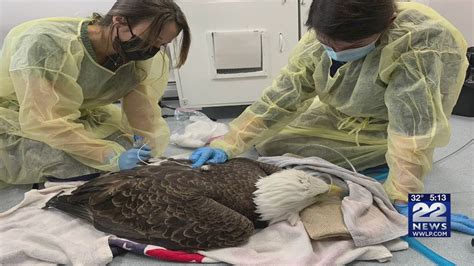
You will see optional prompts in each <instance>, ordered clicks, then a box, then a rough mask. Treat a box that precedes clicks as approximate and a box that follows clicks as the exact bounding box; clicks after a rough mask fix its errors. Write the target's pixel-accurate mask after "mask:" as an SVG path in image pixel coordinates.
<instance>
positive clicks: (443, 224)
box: [408, 194, 451, 237]
mask: <svg viewBox="0 0 474 266" xmlns="http://www.w3.org/2000/svg"><path fill="white" fill-rule="evenodd" d="M450 196H451V195H450V194H410V195H409V201H408V226H409V228H408V235H409V236H411V237H450V236H451V221H450V219H451V197H450Z"/></svg>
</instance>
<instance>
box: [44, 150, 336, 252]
mask: <svg viewBox="0 0 474 266" xmlns="http://www.w3.org/2000/svg"><path fill="white" fill-rule="evenodd" d="M272 177H273V178H272ZM278 180H279V181H278ZM328 190H329V187H328V185H327V184H326V183H325V182H323V181H322V180H320V179H318V178H315V177H313V176H311V175H308V174H306V173H304V172H302V171H297V170H283V169H281V168H278V167H276V166H272V165H269V164H264V163H261V162H258V161H254V160H250V159H246V158H236V159H232V160H229V161H228V162H226V163H224V164H219V165H207V166H205V167H203V168H200V169H192V168H191V163H190V162H189V161H187V160H173V159H167V160H164V161H163V162H161V163H160V164H159V165H145V166H140V167H137V168H135V169H132V170H126V171H120V172H115V173H109V174H105V175H103V176H101V177H98V178H97V179H94V180H92V181H89V182H87V183H85V184H83V185H81V186H79V187H78V188H77V189H75V190H74V191H72V192H71V194H70V195H65V194H58V195H56V196H54V197H53V198H51V199H50V200H49V201H48V202H47V203H46V206H45V208H48V207H54V208H56V209H59V210H61V211H63V212H66V213H68V214H70V215H73V216H76V217H80V218H82V219H85V220H86V221H88V222H89V223H91V224H92V225H93V226H94V227H95V228H96V229H98V230H100V231H103V232H106V233H111V234H114V235H116V236H119V237H123V238H127V239H130V240H133V241H137V242H141V243H145V244H153V245H159V246H163V247H166V248H168V249H175V250H189V251H190V250H208V249H216V248H225V247H233V246H238V245H241V244H243V243H245V242H246V241H247V240H248V238H249V237H250V236H251V235H252V234H253V233H254V230H255V228H261V227H264V226H266V225H267V224H268V222H270V223H274V222H277V221H281V220H288V221H290V222H291V223H292V224H295V223H296V219H297V217H298V214H299V212H300V211H301V210H302V209H303V208H304V207H306V206H308V205H310V204H312V203H314V202H315V201H316V196H317V195H319V194H322V193H324V192H327V191H328ZM256 204H260V206H256ZM262 219H263V220H266V221H262Z"/></svg>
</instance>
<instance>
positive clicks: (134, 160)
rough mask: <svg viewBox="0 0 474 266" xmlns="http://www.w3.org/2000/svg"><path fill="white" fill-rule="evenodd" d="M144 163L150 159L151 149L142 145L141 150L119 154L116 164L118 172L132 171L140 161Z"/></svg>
mask: <svg viewBox="0 0 474 266" xmlns="http://www.w3.org/2000/svg"><path fill="white" fill-rule="evenodd" d="M138 156H140V159H141V160H142V161H146V160H148V159H150V158H151V148H150V147H149V146H148V145H144V146H143V147H142V148H141V149H135V148H133V149H130V150H128V151H125V152H123V153H122V154H120V157H119V160H118V164H119V168H120V170H126V169H132V168H134V167H136V166H137V165H138V163H139V162H140V159H139V158H138Z"/></svg>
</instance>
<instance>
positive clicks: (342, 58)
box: [323, 41, 376, 62]
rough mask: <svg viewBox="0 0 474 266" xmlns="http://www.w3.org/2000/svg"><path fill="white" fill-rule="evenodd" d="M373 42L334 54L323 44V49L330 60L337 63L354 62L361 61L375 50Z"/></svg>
mask: <svg viewBox="0 0 474 266" xmlns="http://www.w3.org/2000/svg"><path fill="white" fill-rule="evenodd" d="M375 42H376V41H374V42H373V43H370V44H369V45H366V46H364V47H359V48H354V49H348V50H344V51H340V52H335V51H334V50H333V49H332V48H331V47H329V46H326V45H324V44H323V47H324V49H325V50H326V52H327V54H328V56H329V57H330V58H331V59H333V60H336V61H339V62H349V61H355V60H358V59H361V58H363V57H365V56H366V55H367V54H369V53H370V52H372V50H374V49H375Z"/></svg>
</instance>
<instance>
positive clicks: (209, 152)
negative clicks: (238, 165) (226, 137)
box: [189, 147, 228, 168]
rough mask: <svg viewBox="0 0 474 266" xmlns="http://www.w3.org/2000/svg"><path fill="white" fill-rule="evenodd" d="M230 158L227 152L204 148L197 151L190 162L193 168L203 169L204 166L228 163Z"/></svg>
mask: <svg viewBox="0 0 474 266" xmlns="http://www.w3.org/2000/svg"><path fill="white" fill-rule="evenodd" d="M227 159H228V156H227V153H225V151H223V150H221V149H216V148H210V147H202V148H199V149H197V150H195V151H194V152H193V153H192V154H191V156H189V160H191V162H192V163H193V168H197V167H201V166H202V165H203V164H205V163H206V162H207V163H210V164H220V163H225V161H227Z"/></svg>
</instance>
